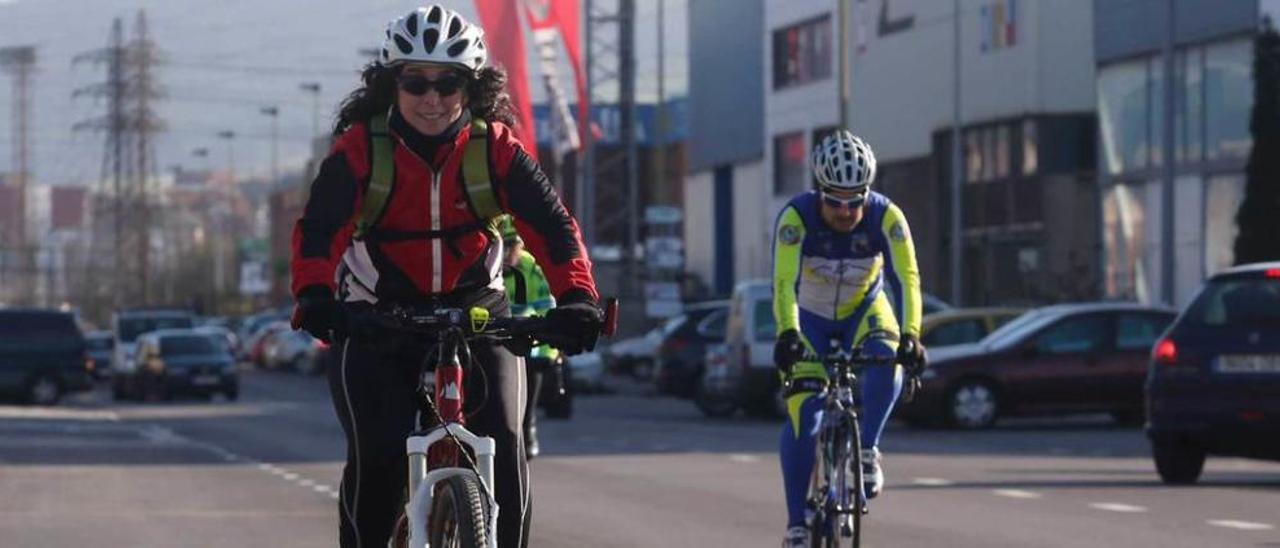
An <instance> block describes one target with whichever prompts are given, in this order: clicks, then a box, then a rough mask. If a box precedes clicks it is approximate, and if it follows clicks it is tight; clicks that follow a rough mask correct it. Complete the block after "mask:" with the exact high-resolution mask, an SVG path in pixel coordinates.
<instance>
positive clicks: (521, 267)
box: [499, 217, 560, 459]
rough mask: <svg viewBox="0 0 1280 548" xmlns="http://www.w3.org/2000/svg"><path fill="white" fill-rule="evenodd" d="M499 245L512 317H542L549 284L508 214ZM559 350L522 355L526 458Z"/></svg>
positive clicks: (550, 300)
mask: <svg viewBox="0 0 1280 548" xmlns="http://www.w3.org/2000/svg"><path fill="white" fill-rule="evenodd" d="M499 228H500V230H501V232H502V247H503V249H504V250H505V252H506V256H505V258H504V261H503V264H502V281H503V283H504V284H505V285H506V289H507V300H508V301H509V302H510V303H511V315H512V316H541V315H544V314H546V313H547V311H548V310H551V309H552V308H555V305H556V300H555V298H554V297H552V296H551V286H550V285H548V284H547V278H546V276H545V275H543V273H542V268H541V267H539V266H538V262H537V260H536V259H534V258H533V255H532V254H530V253H529V252H528V251H525V249H524V240H521V239H520V234H519V233H517V232H516V228H515V224H514V223H512V222H511V217H503V218H502V222H501V224H500V225H499ZM559 357H560V353H559V351H558V350H556V349H554V348H552V347H550V346H547V345H545V344H544V345H540V346H536V347H534V348H533V349H531V350H530V351H529V355H528V356H527V357H525V358H524V367H525V378H527V379H528V380H529V386H528V402H527V403H526V405H525V409H524V448H525V455H526V458H529V459H532V458H534V457H536V456H538V453H539V451H540V448H539V446H538V426H537V415H538V395H539V394H540V393H541V392H542V381H543V377H544V374H543V373H544V372H546V371H548V370H549V369H551V366H552V365H553V364H554V363H555V362H556V360H557V359H559Z"/></svg>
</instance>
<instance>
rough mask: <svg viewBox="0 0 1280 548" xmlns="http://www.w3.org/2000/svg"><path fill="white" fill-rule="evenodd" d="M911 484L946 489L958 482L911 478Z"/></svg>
mask: <svg viewBox="0 0 1280 548" xmlns="http://www.w3.org/2000/svg"><path fill="white" fill-rule="evenodd" d="M911 483H913V484H915V485H924V486H926V487H946V486H948V485H955V484H956V482H954V481H951V480H949V479H942V478H911Z"/></svg>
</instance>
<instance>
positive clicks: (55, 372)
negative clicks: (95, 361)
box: [0, 308, 93, 405]
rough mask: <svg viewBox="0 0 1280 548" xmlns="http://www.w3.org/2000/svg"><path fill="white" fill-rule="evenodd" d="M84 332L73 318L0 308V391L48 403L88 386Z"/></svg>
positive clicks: (35, 401)
mask: <svg viewBox="0 0 1280 548" xmlns="http://www.w3.org/2000/svg"><path fill="white" fill-rule="evenodd" d="M88 361H89V358H88V355H87V353H86V345H85V340H84V335H83V334H81V332H80V328H79V327H78V326H76V321H75V317H74V316H72V315H71V314H69V313H66V312H59V311H55V310H38V309H22V308H14V309H3V310H0V394H3V395H5V396H8V397H18V398H21V399H22V400H23V401H25V402H27V403H30V404H34V405H53V404H55V403H58V400H59V399H60V398H61V397H62V395H63V394H66V393H68V392H76V391H82V390H89V389H91V388H93V379H92V377H91V376H90V373H89V368H88Z"/></svg>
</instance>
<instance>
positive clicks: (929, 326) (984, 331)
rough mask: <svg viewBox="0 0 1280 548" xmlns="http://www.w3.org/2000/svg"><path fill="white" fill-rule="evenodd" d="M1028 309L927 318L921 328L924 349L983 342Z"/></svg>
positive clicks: (959, 311) (958, 312) (965, 310)
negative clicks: (993, 332) (983, 339)
mask: <svg viewBox="0 0 1280 548" xmlns="http://www.w3.org/2000/svg"><path fill="white" fill-rule="evenodd" d="M1024 312H1026V309H1025V308H951V309H946V310H941V311H938V312H934V313H931V314H928V315H926V316H925V317H924V319H923V320H922V321H921V324H920V342H922V343H924V346H925V348H940V347H943V346H953V345H957V344H970V343H976V342H978V341H980V340H982V338H983V337H986V336H987V335H989V334H991V332H992V331H995V330H996V328H998V327H1000V326H1002V325H1004V324H1006V323H1008V322H1009V320H1012V319H1014V318H1016V317H1018V316H1020V315H1022V313H1024Z"/></svg>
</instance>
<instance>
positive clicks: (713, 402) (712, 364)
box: [693, 343, 738, 418]
mask: <svg viewBox="0 0 1280 548" xmlns="http://www.w3.org/2000/svg"><path fill="white" fill-rule="evenodd" d="M702 361H703V363H704V364H706V365H705V367H703V371H702V377H701V378H700V379H699V381H698V384H697V386H696V390H695V391H694V394H693V403H694V405H697V406H698V410H699V411H702V414H703V415H706V416H708V417H711V418H725V417H730V416H733V414H734V413H735V412H736V411H737V410H738V404H737V403H736V402H735V401H734V399H733V398H732V397H729V396H728V395H729V394H731V393H732V389H731V388H732V387H731V386H730V383H732V382H733V381H734V379H735V377H733V375H732V372H731V371H730V370H729V346H728V345H726V344H724V343H712V344H708V345H707V348H706V351H705V352H704V354H703V358H702Z"/></svg>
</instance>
